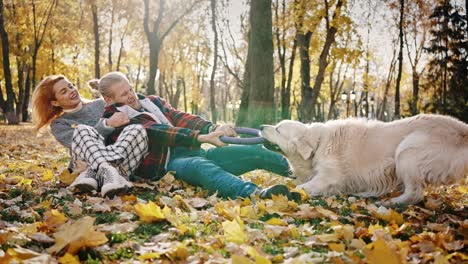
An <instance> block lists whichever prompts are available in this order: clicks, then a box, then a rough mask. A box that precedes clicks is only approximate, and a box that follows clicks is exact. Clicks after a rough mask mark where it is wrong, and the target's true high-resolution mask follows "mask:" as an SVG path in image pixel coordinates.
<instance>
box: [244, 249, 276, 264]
mask: <svg viewBox="0 0 468 264" xmlns="http://www.w3.org/2000/svg"><path fill="white" fill-rule="evenodd" d="M246 251H247V254H249V255H250V256H251V257H253V258H254V259H255V264H271V261H270V260H269V259H267V258H266V257H264V256H262V255H260V253H258V251H257V250H256V249H255V248H254V247H251V246H249V247H247V249H246Z"/></svg>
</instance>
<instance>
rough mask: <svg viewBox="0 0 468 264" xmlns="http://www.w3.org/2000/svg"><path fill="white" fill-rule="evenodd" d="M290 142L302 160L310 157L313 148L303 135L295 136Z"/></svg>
mask: <svg viewBox="0 0 468 264" xmlns="http://www.w3.org/2000/svg"><path fill="white" fill-rule="evenodd" d="M292 143H293V144H294V145H295V146H296V150H297V153H299V155H301V157H302V158H303V159H304V160H307V159H309V158H310V156H311V155H312V151H313V150H314V149H313V148H312V146H311V145H310V144H309V143H308V142H307V140H305V138H304V137H301V138H295V139H293V140H292Z"/></svg>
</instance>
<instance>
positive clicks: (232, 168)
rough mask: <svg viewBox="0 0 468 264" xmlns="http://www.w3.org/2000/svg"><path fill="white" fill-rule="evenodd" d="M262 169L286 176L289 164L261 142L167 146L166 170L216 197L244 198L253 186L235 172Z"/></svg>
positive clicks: (250, 192)
mask: <svg viewBox="0 0 468 264" xmlns="http://www.w3.org/2000/svg"><path fill="white" fill-rule="evenodd" d="M255 169H264V170H267V171H270V172H273V173H276V174H279V175H281V176H288V175H289V171H290V168H289V165H288V162H287V160H286V158H285V157H283V156H282V155H280V154H278V153H276V152H273V151H270V150H268V149H265V148H264V147H263V146H262V145H248V146H246V145H242V146H226V147H219V148H211V149H208V150H203V149H199V150H191V149H188V148H185V147H176V148H172V149H171V157H170V160H169V163H168V165H167V170H168V171H175V172H176V174H175V178H176V179H179V180H182V181H185V182H187V183H188V184H191V185H194V186H199V187H202V188H204V189H206V190H208V191H209V192H210V193H214V192H218V195H219V196H220V197H224V198H231V199H235V198H237V197H248V196H249V195H250V194H252V193H253V192H254V191H255V190H256V189H258V187H257V185H255V184H253V183H251V182H246V181H243V180H242V179H240V178H239V177H237V176H239V175H241V174H243V173H246V172H249V171H252V170H255Z"/></svg>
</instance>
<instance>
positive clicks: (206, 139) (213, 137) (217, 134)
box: [197, 130, 227, 147]
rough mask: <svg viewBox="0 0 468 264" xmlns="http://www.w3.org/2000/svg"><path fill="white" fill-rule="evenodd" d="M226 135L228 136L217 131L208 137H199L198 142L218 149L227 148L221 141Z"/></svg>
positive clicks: (207, 135)
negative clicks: (220, 138)
mask: <svg viewBox="0 0 468 264" xmlns="http://www.w3.org/2000/svg"><path fill="white" fill-rule="evenodd" d="M225 135H226V134H225V133H224V131H218V130H216V131H214V132H211V133H209V134H206V135H198V137H197V140H198V141H199V142H201V143H209V144H212V145H215V146H217V147H223V146H226V145H227V144H226V143H223V142H222V141H221V140H219V137H220V136H225Z"/></svg>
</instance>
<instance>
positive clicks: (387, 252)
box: [364, 238, 401, 264]
mask: <svg viewBox="0 0 468 264" xmlns="http://www.w3.org/2000/svg"><path fill="white" fill-rule="evenodd" d="M364 254H365V255H366V258H367V263H378V264H400V263H401V260H400V257H399V255H398V253H397V252H395V250H394V249H392V248H390V247H389V246H388V245H387V243H386V242H385V240H383V239H381V238H378V239H377V240H376V241H375V242H372V243H370V244H369V245H367V247H366V248H364Z"/></svg>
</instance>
